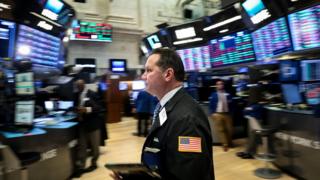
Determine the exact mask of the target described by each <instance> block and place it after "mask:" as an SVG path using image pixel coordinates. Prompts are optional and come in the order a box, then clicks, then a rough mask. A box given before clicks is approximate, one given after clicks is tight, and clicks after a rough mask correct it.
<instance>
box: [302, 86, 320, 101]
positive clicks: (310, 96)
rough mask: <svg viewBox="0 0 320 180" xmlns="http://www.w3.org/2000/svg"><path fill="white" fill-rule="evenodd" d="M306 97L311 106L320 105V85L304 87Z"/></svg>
mask: <svg viewBox="0 0 320 180" xmlns="http://www.w3.org/2000/svg"><path fill="white" fill-rule="evenodd" d="M304 92H305V93H304V95H305V98H306V101H307V103H308V104H309V105H318V104H320V83H312V84H305V85H304Z"/></svg>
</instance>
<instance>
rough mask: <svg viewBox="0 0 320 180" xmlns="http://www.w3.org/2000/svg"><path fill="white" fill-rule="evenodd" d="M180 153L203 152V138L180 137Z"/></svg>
mask: <svg viewBox="0 0 320 180" xmlns="http://www.w3.org/2000/svg"><path fill="white" fill-rule="evenodd" d="M178 150H179V152H202V150H201V138H200V137H190V136H179V147H178Z"/></svg>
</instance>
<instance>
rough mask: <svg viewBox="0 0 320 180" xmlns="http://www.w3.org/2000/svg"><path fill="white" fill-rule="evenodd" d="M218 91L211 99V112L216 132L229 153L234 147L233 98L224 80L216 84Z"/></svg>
mask: <svg viewBox="0 0 320 180" xmlns="http://www.w3.org/2000/svg"><path fill="white" fill-rule="evenodd" d="M216 90H217V91H215V92H212V93H211V95H210V97H209V101H210V103H209V112H210V114H211V117H212V119H213V121H214V128H215V130H216V131H215V132H216V133H217V136H218V138H219V140H220V142H221V143H222V147H223V150H224V151H227V150H228V148H229V147H230V146H232V131H233V130H232V129H233V125H232V118H231V115H230V112H231V107H232V106H231V103H232V97H231V95H230V94H229V93H227V92H225V90H224V82H223V81H222V80H218V81H217V82H216Z"/></svg>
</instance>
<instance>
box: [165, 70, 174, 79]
mask: <svg viewBox="0 0 320 180" xmlns="http://www.w3.org/2000/svg"><path fill="white" fill-rule="evenodd" d="M164 77H165V80H166V81H170V80H172V79H173V78H174V71H173V69H172V68H168V69H167V70H166V72H165V76H164Z"/></svg>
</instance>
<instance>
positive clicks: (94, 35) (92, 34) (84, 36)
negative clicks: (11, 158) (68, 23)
mask: <svg viewBox="0 0 320 180" xmlns="http://www.w3.org/2000/svg"><path fill="white" fill-rule="evenodd" d="M70 40H81V41H98V42H112V25H111V24H106V23H96V22H87V21H80V20H75V21H73V22H72V34H71V35H70Z"/></svg>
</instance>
